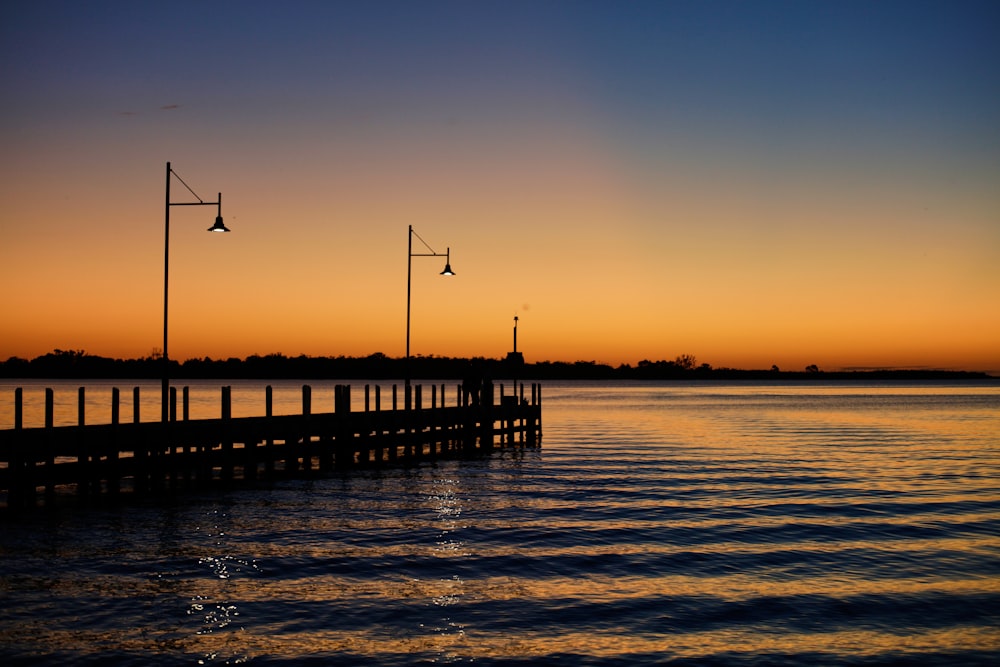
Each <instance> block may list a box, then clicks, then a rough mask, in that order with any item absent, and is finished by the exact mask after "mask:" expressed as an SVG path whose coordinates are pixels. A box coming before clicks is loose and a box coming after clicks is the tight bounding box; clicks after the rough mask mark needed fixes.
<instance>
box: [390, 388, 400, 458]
mask: <svg viewBox="0 0 1000 667" xmlns="http://www.w3.org/2000/svg"><path fill="white" fill-rule="evenodd" d="M396 407H397V405H396V385H392V411H393V413H394V414H393V415H392V424H393V427H392V429H393V433H392V434H391V437H390V441H389V460H390V461H395V460H396V458H397V457H398V455H399V445H398V443H397V436H398V435H399V429H398V426H397V425H398V423H399V422H397V421H396V415H395V412H396Z"/></svg>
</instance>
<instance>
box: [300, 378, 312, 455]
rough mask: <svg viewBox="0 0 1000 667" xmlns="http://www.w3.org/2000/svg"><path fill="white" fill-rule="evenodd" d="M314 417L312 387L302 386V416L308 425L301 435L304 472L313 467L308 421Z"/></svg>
mask: <svg viewBox="0 0 1000 667" xmlns="http://www.w3.org/2000/svg"><path fill="white" fill-rule="evenodd" d="M311 415H312V387H310V386H309V385H307V384H304V385H302V416H303V418H304V423H305V424H306V430H305V431H304V432H303V433H302V434H301V437H302V447H301V450H300V451H301V454H302V462H301V464H302V470H309V469H310V468H311V467H312V451H310V450H311V447H310V446H309V441H310V439H311V438H312V433H311V432H310V431H309V426H308V420H309V417H310V416H311Z"/></svg>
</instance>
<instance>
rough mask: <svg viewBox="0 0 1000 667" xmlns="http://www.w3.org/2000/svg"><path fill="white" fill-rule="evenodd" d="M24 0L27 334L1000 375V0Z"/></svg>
mask: <svg viewBox="0 0 1000 667" xmlns="http://www.w3.org/2000/svg"><path fill="white" fill-rule="evenodd" d="M0 11H2V14H0V16H2V19H0V85H2V90H3V104H2V105H0V132H2V140H3V144H2V145H3V150H2V156H3V159H2V161H0V203H2V207H0V359H6V358H8V357H10V356H19V357H25V358H31V357H35V356H38V355H41V354H45V353H46V352H50V351H52V350H54V349H56V348H60V349H73V350H85V351H87V352H88V353H90V354H97V355H101V356H109V357H141V356H146V355H149V354H152V353H154V352H156V351H158V350H159V348H160V347H161V345H162V340H161V338H162V326H163V324H162V316H163V311H162V309H163V302H162V298H163V242H164V239H163V223H164V221H163V217H164V215H163V213H164V170H165V165H166V162H168V161H170V162H171V163H172V166H173V168H174V169H175V170H176V172H177V173H178V174H179V175H180V176H181V178H183V179H184V181H185V182H186V183H187V184H188V185H189V186H191V188H192V189H194V191H195V192H196V193H197V194H198V195H199V196H200V197H201V198H202V199H204V200H214V199H215V197H216V195H217V193H218V192H222V196H223V215H224V217H225V221H226V224H227V226H229V227H230V228H231V229H232V230H233V231H232V233H231V234H207V233H206V232H205V229H206V228H207V227H209V226H210V225H211V224H212V222H213V221H214V217H215V210H214V208H212V207H172V209H171V240H170V258H171V266H170V355H171V357H173V358H175V359H186V358H190V357H204V356H209V357H212V358H226V357H246V356H248V355H251V354H262V355H263V354H269V353H275V352H277V353H282V354H286V355H290V356H294V355H298V354H306V355H312V356H339V355H348V356H365V355H368V354H372V353H374V352H383V353H385V354H387V355H390V356H402V355H403V354H404V350H405V324H406V260H407V250H406V248H407V226H408V225H413V227H414V229H415V230H416V231H417V233H418V234H419V235H420V236H421V237H422V238H423V239H424V240H425V241H426V242H427V243H428V244H430V246H431V247H432V248H433V249H434V250H435V251H437V252H441V253H443V252H445V250H446V248H449V247H450V249H451V265H452V268H453V269H454V270H455V272H456V274H457V275H456V276H455V277H453V278H445V277H442V276H440V275H438V274H439V272H440V271H441V270H442V269H443V267H444V261H443V260H442V261H438V259H437V258H427V257H415V258H413V293H412V311H413V322H412V337H411V351H412V353H413V354H414V355H417V354H421V355H446V356H485V357H501V356H503V355H504V354H506V353H507V352H508V351H509V350H510V348H511V344H512V341H511V326H512V324H513V317H514V316H515V315H517V316H518V317H519V318H520V320H519V328H518V347H519V349H520V350H521V351H522V352H523V353H524V355H525V357H526V359H527V360H528V361H543V360H553V361H555V360H560V361H576V360H594V361H598V362H603V363H609V364H613V365H618V364H620V363H630V364H635V363H637V362H638V361H639V360H641V359H650V360H658V359H673V358H674V357H676V356H677V355H680V354H691V355H694V356H695V357H697V359H698V362H699V363H701V362H706V363H710V364H711V365H713V366H716V367H724V366H729V367H739V368H770V366H771V365H772V364H777V365H778V366H779V367H781V368H782V369H787V370H801V369H802V368H803V367H804V366H806V365H807V364H817V365H819V367H820V368H823V369H830V370H833V369H837V368H855V367H932V368H962V369H969V370H988V371H992V372H1000V38H998V35H1000V3H998V2H995V1H987V2H968V1H964V2H963V1H954V0H951V1H942V2H933V1H931V2H923V1H919V0H907V1H902V2H896V1H888V0H887V1H863V2H860V1H859V2H854V1H851V0H836V1H831V2H823V1H809V0H796V1H790V2H780V1H768V0H762V1H759V2H734V1H711V0H708V1H698V2H694V1H690V2H688V1H669V0H662V1H656V2H583V1H581V2H568V1H566V2H560V1H556V0H535V1H532V2H518V1H511V0H504V1H502V2H488V1H482V2H475V1H473V2H468V1H464V2H433V1H426V2H413V1H405V2H380V1H377V0H372V1H368V0H366V1H363V2H362V1H357V2H353V1H352V2H347V1H341V2H334V1H331V2H304V1H295V0H286V1H284V2H276V1H274V2H263V1H257V2H253V1H211V0H208V1H203V2H188V1H184V0H179V1H174V2H168V3H162V2H157V3H153V2H134V1H128V2H124V1H123V2H105V1H93V2H78V1H66V2H64V1H54V0H30V1H27V0H12V1H11V2H7V3H6V4H5V5H4V8H3V10H0ZM172 195H173V196H172V201H175V202H180V201H190V200H191V198H190V197H189V196H187V192H186V191H185V190H184V188H183V186H182V185H181V184H180V183H179V182H177V181H176V180H175V181H174V184H173V186H172ZM417 251H421V252H424V251H426V249H425V248H424V247H423V246H422V245H420V243H419V241H417V240H416V239H415V246H414V252H417Z"/></svg>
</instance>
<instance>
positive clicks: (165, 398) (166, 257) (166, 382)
mask: <svg viewBox="0 0 1000 667" xmlns="http://www.w3.org/2000/svg"><path fill="white" fill-rule="evenodd" d="M171 176H173V177H175V178H176V179H177V180H178V181H180V182H181V185H183V186H184V187H185V188H187V191H188V192H190V193H191V194H192V195H194V198H195V199H197V200H198V201H191V202H171V201H170V177H171ZM165 201H166V205H165V206H164V213H163V219H164V234H163V386H162V391H161V394H160V419H161V421H163V422H166V421H168V420H169V418H170V411H169V403H170V356H169V354H168V353H167V318H168V315H169V312H170V309H169V308H168V306H167V304H168V297H169V291H168V286H169V284H170V283H169V278H170V207H171V206H216V207H217V209H216V215H215V224H214V225H212V226H211V227H209V228H208V231H210V232H228V231H229V229H228V228H227V227H226V226H225V225H224V224H222V193H221V192H220V193H219V198H218V199H217V200H215V201H204V200H203V199H202V198H201V197H199V196H198V195H197V194H196V193H195V191H194V190H192V189H191V187H190V186H189V185H188V184H187V183H185V182H184V179H182V178H181V177H180V176H178V175H177V172H175V171H174V170H173V169H171V168H170V163H169V162H168V163H167V192H166V199H165Z"/></svg>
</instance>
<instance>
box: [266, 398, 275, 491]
mask: <svg viewBox="0 0 1000 667" xmlns="http://www.w3.org/2000/svg"><path fill="white" fill-rule="evenodd" d="M273 408H274V389H272V388H271V385H267V386H266V387H265V388H264V416H265V417H267V422H268V425H267V432H268V434H270V433H271V432H272V430H273V429H272V428H271V418H272V417H273V416H274V411H273ZM264 469H265V470H266V471H267V475H268V477H271V476H273V475H274V438H268V439H267V445H266V451H265V453H264Z"/></svg>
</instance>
